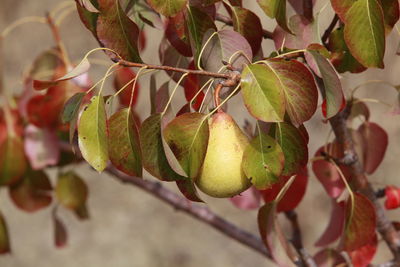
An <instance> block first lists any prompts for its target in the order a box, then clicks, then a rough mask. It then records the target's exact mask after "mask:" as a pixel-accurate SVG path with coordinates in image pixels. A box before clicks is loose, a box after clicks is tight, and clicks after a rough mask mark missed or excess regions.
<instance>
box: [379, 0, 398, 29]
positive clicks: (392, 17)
mask: <svg viewBox="0 0 400 267" xmlns="http://www.w3.org/2000/svg"><path fill="white" fill-rule="evenodd" d="M380 4H381V6H382V10H383V16H384V19H385V32H386V35H387V34H389V33H390V32H391V31H392V29H393V27H394V25H395V24H396V23H397V21H399V16H400V14H399V13H400V10H399V1H398V0H380Z"/></svg>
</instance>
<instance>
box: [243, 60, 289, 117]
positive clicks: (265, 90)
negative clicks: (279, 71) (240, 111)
mask: <svg viewBox="0 0 400 267" xmlns="http://www.w3.org/2000/svg"><path fill="white" fill-rule="evenodd" d="M241 86H242V90H241V91H242V95H243V100H244V103H245V105H246V107H247V109H248V110H249V112H250V114H251V115H253V116H254V117H255V118H257V119H259V120H262V121H266V122H280V121H283V116H284V114H285V99H284V93H283V90H282V88H281V86H280V84H279V80H278V79H277V78H276V75H275V74H274V73H273V71H272V70H271V69H270V68H268V67H267V66H265V65H256V64H252V65H248V66H246V67H245V68H244V70H243V72H242V77H241Z"/></svg>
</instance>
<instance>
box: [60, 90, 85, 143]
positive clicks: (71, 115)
mask: <svg viewBox="0 0 400 267" xmlns="http://www.w3.org/2000/svg"><path fill="white" fill-rule="evenodd" d="M85 95H86V94H85V93H83V92H80V93H76V94H75V95H73V96H72V97H71V98H70V99H68V100H67V102H65V105H64V108H63V111H62V114H61V121H62V123H68V122H69V142H70V143H72V139H73V138H74V134H75V130H76V124H77V123H78V116H79V110H80V108H81V105H82V101H83V99H84V97H85Z"/></svg>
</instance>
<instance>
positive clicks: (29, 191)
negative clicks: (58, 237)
mask: <svg viewBox="0 0 400 267" xmlns="http://www.w3.org/2000/svg"><path fill="white" fill-rule="evenodd" d="M9 190H10V191H9V192H10V197H11V199H12V201H13V202H14V204H15V205H16V206H17V207H18V208H20V209H22V210H24V211H27V212H35V211H38V210H40V209H43V208H46V207H47V206H49V205H50V204H51V200H52V197H51V191H52V186H51V183H50V180H49V178H48V176H47V175H46V173H45V172H43V171H30V172H27V173H26V175H25V176H24V177H23V179H22V180H21V181H19V182H18V183H17V184H15V185H12V186H11V187H10V188H9Z"/></svg>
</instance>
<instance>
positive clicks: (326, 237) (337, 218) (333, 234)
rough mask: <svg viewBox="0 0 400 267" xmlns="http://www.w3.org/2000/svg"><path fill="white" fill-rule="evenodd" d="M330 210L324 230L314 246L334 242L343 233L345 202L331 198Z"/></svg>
mask: <svg viewBox="0 0 400 267" xmlns="http://www.w3.org/2000/svg"><path fill="white" fill-rule="evenodd" d="M331 203H332V211H331V217H330V219H329V223H328V225H327V226H326V228H325V230H324V232H323V233H322V235H321V236H320V237H319V239H318V240H317V241H316V242H315V246H316V247H326V246H328V245H330V244H331V243H333V242H335V241H336V240H337V239H338V238H339V237H340V236H341V235H342V233H343V230H344V223H345V203H344V201H341V202H339V203H337V202H336V200H332V201H331Z"/></svg>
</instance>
